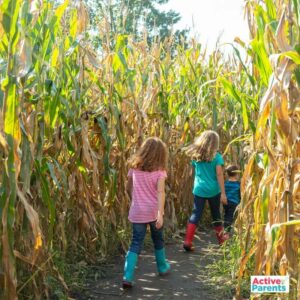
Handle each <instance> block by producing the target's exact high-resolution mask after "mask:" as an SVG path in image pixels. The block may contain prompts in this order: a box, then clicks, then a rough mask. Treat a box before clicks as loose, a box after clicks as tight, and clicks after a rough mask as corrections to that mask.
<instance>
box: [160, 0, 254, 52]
mask: <svg viewBox="0 0 300 300" xmlns="http://www.w3.org/2000/svg"><path fill="white" fill-rule="evenodd" d="M163 7H164V8H165V9H168V10H169V9H173V10H175V11H177V12H179V13H180V14H181V16H182V19H181V21H180V23H179V24H176V26H175V28H176V29H177V28H180V29H181V28H187V27H188V28H191V34H192V35H196V36H197V37H198V40H200V42H201V43H202V44H204V45H206V44H207V47H208V50H209V51H211V50H212V49H213V48H214V45H215V43H216V41H217V39H218V36H219V35H220V34H221V33H223V34H222V37H221V42H224V43H225V42H232V41H233V40H234V38H235V37H236V36H238V37H240V38H241V39H242V40H244V41H248V40H249V34H248V24H247V21H246V20H245V19H244V10H243V7H244V0H170V1H169V3H168V4H167V5H164V6H163Z"/></svg>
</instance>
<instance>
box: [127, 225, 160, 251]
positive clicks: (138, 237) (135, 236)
mask: <svg viewBox="0 0 300 300" xmlns="http://www.w3.org/2000/svg"><path fill="white" fill-rule="evenodd" d="M155 223H156V221H154V222H150V223H132V240H131V245H130V248H129V251H131V252H134V253H137V254H140V253H141V250H142V248H143V243H144V239H145V235H146V231H147V225H148V224H149V225H150V231H151V238H152V241H153V245H154V249H155V250H160V249H162V248H164V237H163V227H162V228H160V229H157V228H156V227H155Z"/></svg>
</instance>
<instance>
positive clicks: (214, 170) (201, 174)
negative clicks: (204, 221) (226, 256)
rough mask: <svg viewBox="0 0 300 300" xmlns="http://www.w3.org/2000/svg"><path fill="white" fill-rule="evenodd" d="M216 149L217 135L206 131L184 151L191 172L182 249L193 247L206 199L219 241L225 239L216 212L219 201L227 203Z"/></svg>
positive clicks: (222, 241)
mask: <svg viewBox="0 0 300 300" xmlns="http://www.w3.org/2000/svg"><path fill="white" fill-rule="evenodd" d="M218 149H219V135H218V134H217V133H216V132H215V131H212V130H207V131H204V132H203V133H202V134H201V135H200V136H199V137H198V138H197V139H196V140H195V142H194V143H193V144H192V145H191V146H189V147H188V148H187V151H186V153H187V155H188V156H190V157H191V159H192V166H193V173H194V187H193V194H194V209H193V211H192V215H191V217H190V219H189V222H188V224H187V229H186V235H185V240H184V244H183V248H184V249H185V250H186V251H193V250H194V247H193V243H192V242H193V239H194V235H195V231H196V227H197V225H198V223H199V221H200V219H201V217H202V213H203V209H204V206H205V202H206V201H208V204H209V207H210V211H211V216H212V219H213V225H214V229H215V233H216V236H217V239H218V241H219V244H220V245H221V244H223V243H224V241H225V240H226V239H228V235H227V234H225V233H224V228H223V226H222V222H221V214H220V200H221V202H222V203H223V204H227V198H226V194H225V189H224V176H223V165H224V160H223V157H222V155H221V154H220V153H219V152H218Z"/></svg>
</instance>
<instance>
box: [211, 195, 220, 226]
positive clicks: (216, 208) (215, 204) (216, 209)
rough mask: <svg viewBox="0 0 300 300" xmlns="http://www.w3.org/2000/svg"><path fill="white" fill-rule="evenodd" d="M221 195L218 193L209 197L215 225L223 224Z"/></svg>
mask: <svg viewBox="0 0 300 300" xmlns="http://www.w3.org/2000/svg"><path fill="white" fill-rule="evenodd" d="M220 196H221V194H218V195H216V196H214V197H212V198H209V199H208V203H209V208H210V212H211V216H212V219H213V225H214V226H215V227H217V226H222V220H221V213H220Z"/></svg>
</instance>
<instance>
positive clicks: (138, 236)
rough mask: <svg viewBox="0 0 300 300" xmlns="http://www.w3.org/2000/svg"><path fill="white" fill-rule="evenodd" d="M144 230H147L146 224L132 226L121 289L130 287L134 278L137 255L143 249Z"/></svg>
mask: <svg viewBox="0 0 300 300" xmlns="http://www.w3.org/2000/svg"><path fill="white" fill-rule="evenodd" d="M146 230H147V224H139V223H133V224H132V240H131V245H130V248H129V251H128V252H127V255H126V260H125V266H124V276H123V288H131V287H132V281H133V278H134V269H135V266H136V264H137V259H138V255H139V254H140V252H141V250H142V247H143V242H144V239H145V235H146Z"/></svg>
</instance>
